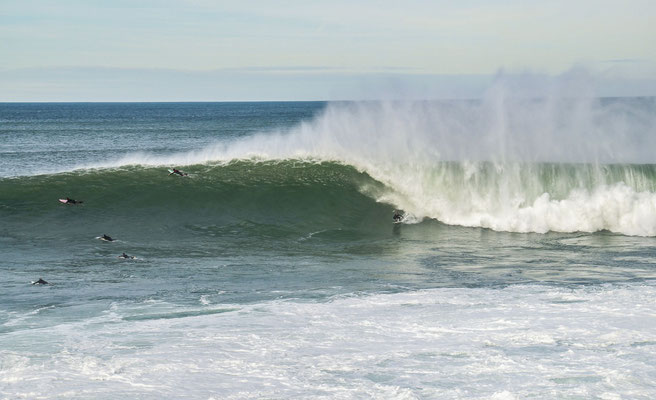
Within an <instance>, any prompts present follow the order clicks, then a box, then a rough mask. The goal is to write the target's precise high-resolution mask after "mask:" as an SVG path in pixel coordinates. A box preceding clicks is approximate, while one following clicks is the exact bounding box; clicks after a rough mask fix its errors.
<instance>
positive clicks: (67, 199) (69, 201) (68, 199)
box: [66, 197, 82, 204]
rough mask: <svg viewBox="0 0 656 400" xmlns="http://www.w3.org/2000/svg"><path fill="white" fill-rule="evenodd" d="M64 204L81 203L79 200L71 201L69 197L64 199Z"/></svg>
mask: <svg viewBox="0 0 656 400" xmlns="http://www.w3.org/2000/svg"><path fill="white" fill-rule="evenodd" d="M66 204H82V201H79V200H73V199H71V198H70V197H67V198H66Z"/></svg>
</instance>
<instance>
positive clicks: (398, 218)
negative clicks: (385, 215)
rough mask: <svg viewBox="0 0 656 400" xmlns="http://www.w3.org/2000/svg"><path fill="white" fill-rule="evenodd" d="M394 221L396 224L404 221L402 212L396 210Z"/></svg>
mask: <svg viewBox="0 0 656 400" xmlns="http://www.w3.org/2000/svg"><path fill="white" fill-rule="evenodd" d="M392 219H394V222H401V220H402V219H403V215H402V214H401V212H399V211H397V210H394V216H393V217H392Z"/></svg>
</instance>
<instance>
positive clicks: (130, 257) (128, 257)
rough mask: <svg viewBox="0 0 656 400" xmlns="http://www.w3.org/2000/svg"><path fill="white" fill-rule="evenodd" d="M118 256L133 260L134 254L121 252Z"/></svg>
mask: <svg viewBox="0 0 656 400" xmlns="http://www.w3.org/2000/svg"><path fill="white" fill-rule="evenodd" d="M118 258H125V259H128V260H133V259H134V256H129V255H127V254H125V253H123V254H121V255H120V256H118Z"/></svg>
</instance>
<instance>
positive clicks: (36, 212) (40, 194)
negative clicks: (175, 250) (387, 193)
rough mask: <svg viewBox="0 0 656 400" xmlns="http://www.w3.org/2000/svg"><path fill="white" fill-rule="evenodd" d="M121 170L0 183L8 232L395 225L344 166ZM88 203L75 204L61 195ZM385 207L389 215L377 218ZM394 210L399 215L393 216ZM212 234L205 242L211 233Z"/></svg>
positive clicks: (294, 234)
mask: <svg viewBox="0 0 656 400" xmlns="http://www.w3.org/2000/svg"><path fill="white" fill-rule="evenodd" d="M185 171H186V172H188V173H189V176H185V177H180V176H176V175H173V176H170V175H169V173H168V172H167V170H166V169H163V168H143V167H122V168H117V169H101V170H86V171H77V172H70V173H63V174H54V175H39V176H33V177H22V178H9V179H3V180H0V193H2V197H3V201H2V208H0V216H1V217H2V219H3V221H5V222H6V224H5V225H4V227H3V228H4V229H3V230H5V232H6V233H7V235H12V234H13V235H15V234H17V233H20V232H24V233H25V234H26V235H29V236H30V237H37V238H49V237H58V236H62V234H63V232H66V233H65V235H66V236H68V237H76V235H90V234H93V235H98V234H101V233H103V232H110V233H111V232H116V231H117V230H118V229H117V227H121V228H120V232H122V235H123V236H132V237H135V238H136V237H143V235H145V236H147V237H149V238H151V239H156V238H162V237H167V236H168V237H184V235H183V234H184V233H185V232H187V233H191V234H194V232H195V233H201V234H202V233H203V232H204V233H206V234H207V235H209V236H218V235H228V236H230V235H232V236H240V235H241V236H244V235H245V234H248V236H252V237H253V238H256V239H257V238H260V239H261V238H262V237H265V238H280V239H284V238H285V237H291V238H294V239H297V238H299V237H300V235H302V234H303V235H307V233H308V232H313V231H318V230H320V229H332V230H340V229H345V228H347V227H348V228H349V229H350V228H352V227H353V226H356V227H357V225H361V226H362V227H363V228H362V231H363V232H367V231H369V232H374V231H375V230H376V227H377V226H380V225H381V224H384V225H389V221H391V210H388V208H389V206H385V205H382V204H376V203H375V201H374V200H373V199H372V198H370V197H367V196H365V195H364V194H362V192H361V190H365V188H368V189H367V190H372V191H380V190H381V189H382V185H381V184H379V183H378V182H376V181H374V180H373V179H371V178H370V177H368V176H367V175H366V174H363V173H360V172H358V171H356V170H355V169H354V168H352V167H349V166H344V165H339V164H336V163H309V162H299V161H293V160H290V161H281V162H250V161H235V162H231V163H227V164H224V165H196V166H190V167H189V168H185ZM62 197H70V198H73V199H76V200H82V201H83V203H82V204H81V205H66V204H61V203H59V202H58V201H57V199H58V198H62ZM372 209H374V210H379V211H382V210H385V212H386V214H385V216H386V217H389V219H387V218H386V219H385V220H384V221H383V220H382V218H378V217H375V216H372V215H371V212H372ZM387 212H389V213H390V214H389V215H388V214H387ZM207 235H206V236H207Z"/></svg>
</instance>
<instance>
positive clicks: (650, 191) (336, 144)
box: [100, 75, 656, 236]
mask: <svg viewBox="0 0 656 400" xmlns="http://www.w3.org/2000/svg"><path fill="white" fill-rule="evenodd" d="M587 88H588V86H587V85H586V80H585V79H582V80H581V79H579V80H576V79H575V78H573V77H572V76H564V77H561V78H559V79H557V80H554V81H552V82H548V83H544V82H543V81H541V80H536V79H532V78H531V77H530V76H528V77H527V76H524V77H520V78H519V79H518V78H516V77H515V78H509V77H505V76H503V75H500V77H499V78H498V79H497V81H496V82H495V84H494V85H493V86H492V87H491V88H490V89H489V90H488V92H487V94H486V96H485V97H484V98H483V99H482V100H480V101H479V100H476V101H473V100H472V101H380V102H379V101H371V102H359V103H331V104H328V106H327V107H326V108H325V109H324V110H323V111H322V112H321V113H320V114H319V115H317V116H316V117H315V118H313V119H311V120H306V121H304V122H302V123H300V124H299V125H297V126H296V127H294V128H292V129H290V130H285V131H280V130H279V131H271V132H263V133H260V134H257V135H254V136H250V137H246V138H241V139H236V140H230V141H223V142H220V143H216V144H213V145H210V146H207V147H205V148H203V149H200V150H196V151H190V152H184V153H177V154H167V155H154V154H148V153H141V152H136V153H131V154H128V155H126V156H125V157H123V158H121V159H120V160H118V161H115V162H111V163H107V164H102V165H100V166H119V165H126V164H142V165H143V164H145V165H192V164H199V163H216V162H219V163H221V162H228V161H230V160H235V159H251V160H276V159H277V160H288V159H296V160H299V159H300V160H328V161H337V162H340V163H344V164H347V165H351V166H353V167H355V168H356V169H358V170H360V171H363V172H366V173H367V174H369V175H370V176H371V177H373V178H374V179H376V180H377V181H379V182H382V183H383V184H385V185H387V187H388V188H389V190H388V191H387V192H386V193H385V194H384V195H378V196H377V197H376V200H378V201H383V202H387V203H390V204H393V205H394V206H396V207H401V208H403V209H405V210H406V211H408V212H410V213H411V214H413V215H414V216H415V217H417V219H418V220H421V218H423V217H430V218H436V219H438V220H440V221H442V222H445V223H447V224H454V225H464V226H477V227H486V228H491V229H495V230H500V231H513V232H548V231H560V232H573V231H586V232H594V231H599V230H610V231H613V232H620V233H624V234H629V235H646V236H652V235H656V181H655V178H654V174H653V170H652V168H651V166H650V164H652V163H653V162H654V155H653V153H652V149H653V148H656V99H653V98H627V99H600V98H596V97H594V95H593V93H591V92H590V91H589V90H588V89H587Z"/></svg>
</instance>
